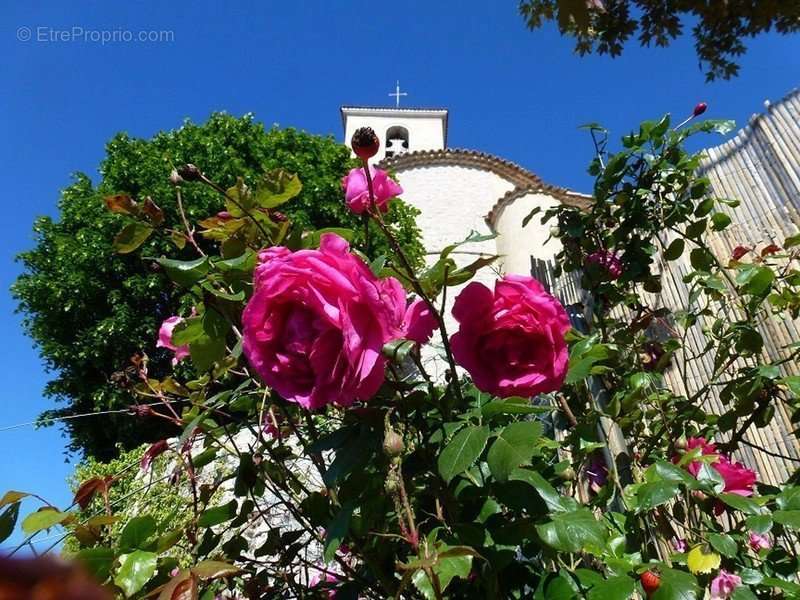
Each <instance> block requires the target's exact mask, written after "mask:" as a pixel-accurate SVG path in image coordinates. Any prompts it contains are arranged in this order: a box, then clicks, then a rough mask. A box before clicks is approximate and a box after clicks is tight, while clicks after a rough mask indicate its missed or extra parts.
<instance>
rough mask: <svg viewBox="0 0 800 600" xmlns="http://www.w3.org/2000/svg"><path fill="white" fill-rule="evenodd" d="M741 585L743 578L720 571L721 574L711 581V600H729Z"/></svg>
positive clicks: (723, 570)
mask: <svg viewBox="0 0 800 600" xmlns="http://www.w3.org/2000/svg"><path fill="white" fill-rule="evenodd" d="M740 585H742V578H741V577H739V576H738V575H734V574H733V573H728V571H726V570H725V569H720V570H719V574H718V575H717V576H716V577H714V579H713V580H712V581H711V600H727V598H730V597H731V594H733V590H735V589H736V588H737V587H739V586H740Z"/></svg>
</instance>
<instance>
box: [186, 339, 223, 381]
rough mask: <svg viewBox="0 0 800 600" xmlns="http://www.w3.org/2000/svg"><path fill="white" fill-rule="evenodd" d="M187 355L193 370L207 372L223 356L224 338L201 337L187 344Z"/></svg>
mask: <svg viewBox="0 0 800 600" xmlns="http://www.w3.org/2000/svg"><path fill="white" fill-rule="evenodd" d="M189 354H190V355H191V357H192V363H193V364H194V367H195V369H197V370H198V371H200V372H203V371H208V370H209V369H210V368H211V367H212V366H213V365H214V363H215V362H217V361H219V360H222V358H223V357H224V356H225V338H221V337H209V336H208V335H203V336H201V337H199V338H198V339H196V340H195V341H193V342H192V343H191V344H189Z"/></svg>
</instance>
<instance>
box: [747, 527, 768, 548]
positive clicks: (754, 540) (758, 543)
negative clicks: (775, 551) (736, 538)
mask: <svg viewBox="0 0 800 600" xmlns="http://www.w3.org/2000/svg"><path fill="white" fill-rule="evenodd" d="M747 543H748V544H749V545H750V547H751V548H752V549H753V551H754V552H758V551H759V550H769V549H770V548H772V538H771V537H770V536H769V535H767V534H761V533H756V532H755V531H751V532H750V535H749V536H748V539H747Z"/></svg>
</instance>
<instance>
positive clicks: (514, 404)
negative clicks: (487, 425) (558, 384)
mask: <svg viewBox="0 0 800 600" xmlns="http://www.w3.org/2000/svg"><path fill="white" fill-rule="evenodd" d="M550 412H553V408H552V407H549V406H535V405H533V404H531V401H530V399H528V398H521V397H519V396H512V397H511V398H504V399H500V400H492V401H491V402H487V403H486V404H484V405H483V406H482V407H481V414H482V415H483V418H484V419H491V418H492V417H496V416H497V415H528V414H544V413H550Z"/></svg>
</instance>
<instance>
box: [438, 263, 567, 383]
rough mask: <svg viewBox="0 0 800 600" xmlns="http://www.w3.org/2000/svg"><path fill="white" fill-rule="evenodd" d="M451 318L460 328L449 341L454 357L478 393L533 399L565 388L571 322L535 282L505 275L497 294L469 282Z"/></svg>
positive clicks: (564, 312)
mask: <svg viewBox="0 0 800 600" xmlns="http://www.w3.org/2000/svg"><path fill="white" fill-rule="evenodd" d="M453 316H454V317H455V318H456V320H457V321H458V322H459V324H460V327H459V330H458V332H456V333H455V334H454V335H453V336H452V337H451V338H450V344H451V346H452V349H453V356H454V358H455V360H456V362H457V363H458V364H460V365H461V366H462V367H464V368H465V369H466V370H467V371H468V372H469V374H470V375H471V376H472V380H473V381H474V383H475V386H476V387H477V388H478V389H480V390H482V391H484V392H489V393H491V394H495V395H496V396H500V397H503V398H505V397H509V396H535V395H536V394H542V393H546V392H553V391H555V390H557V389H559V388H560V387H561V385H562V384H563V383H564V377H565V376H566V373H567V360H568V356H567V344H566V342H565V340H564V334H565V333H566V332H567V330H568V329H569V328H570V324H569V318H568V317H567V313H566V311H565V310H564V307H563V306H561V303H560V302H559V301H558V300H556V299H555V298H553V296H551V295H550V294H548V293H547V292H546V291H545V289H544V288H543V287H542V284H540V283H539V282H538V281H536V280H535V279H533V278H532V277H527V276H524V275H506V276H505V277H504V278H503V279H501V280H499V281H497V282H496V283H495V288H494V293H493V292H492V291H491V290H490V289H489V288H487V287H486V286H485V285H483V284H482V283H478V282H473V283H470V284H469V285H468V286H467V287H465V288H464V290H463V291H462V292H461V293H460V294H459V295H458V297H457V298H456V301H455V303H454V305H453Z"/></svg>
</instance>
